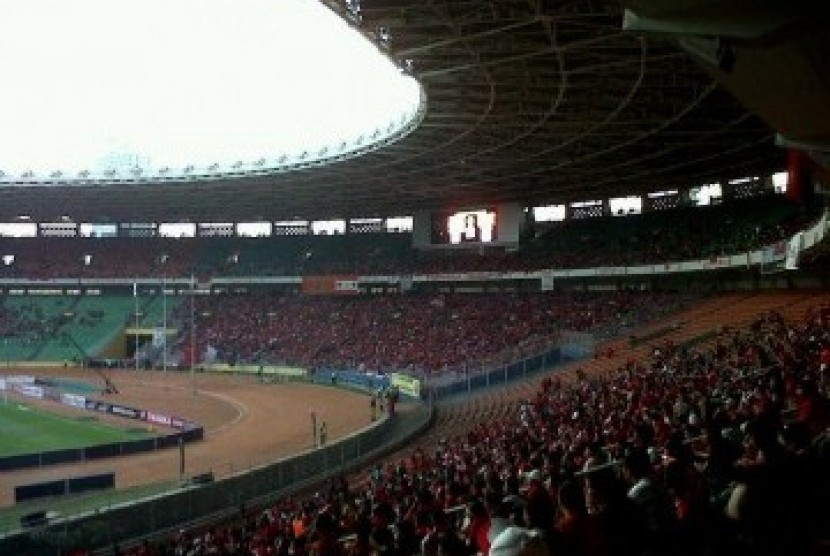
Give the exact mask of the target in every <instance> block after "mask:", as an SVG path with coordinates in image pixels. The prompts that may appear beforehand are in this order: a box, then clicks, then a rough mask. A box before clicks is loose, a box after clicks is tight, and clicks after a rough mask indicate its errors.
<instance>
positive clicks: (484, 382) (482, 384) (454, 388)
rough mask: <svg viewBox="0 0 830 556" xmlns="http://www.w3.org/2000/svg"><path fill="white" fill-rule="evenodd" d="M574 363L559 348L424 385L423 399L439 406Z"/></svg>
mask: <svg viewBox="0 0 830 556" xmlns="http://www.w3.org/2000/svg"><path fill="white" fill-rule="evenodd" d="M572 359H573V358H572V357H570V356H568V355H566V354H565V353H564V352H563V350H562V349H561V348H560V347H555V348H553V349H550V350H548V351H546V352H544V353H541V354H538V355H534V356H532V357H528V358H526V359H522V360H520V361H516V362H513V363H508V364H505V365H500V366H497V367H494V368H491V369H482V370H480V371H478V370H477V371H475V372H470V373H467V374H459V375H456V376H454V377H446V378H445V379H444V380H443V381H442V382H440V383H432V384H427V385H425V386H424V387H423V389H424V395H425V397H426V398H427V399H428V400H430V401H432V402H437V401H441V400H443V399H446V398H449V397H453V396H459V395H463V394H468V393H470V392H473V391H475V390H479V389H481V388H489V387H491V386H498V385H500V384H505V383H507V382H511V381H514V380H520V379H524V378H527V377H529V376H532V375H534V374H536V373H538V372H540V371H543V370H549V369H551V368H553V367H556V366H558V365H562V364H564V363H567V362H568V361H571V360H572Z"/></svg>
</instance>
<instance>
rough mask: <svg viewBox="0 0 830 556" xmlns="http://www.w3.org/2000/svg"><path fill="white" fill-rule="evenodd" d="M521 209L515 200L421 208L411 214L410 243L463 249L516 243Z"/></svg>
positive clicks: (424, 247)
mask: <svg viewBox="0 0 830 556" xmlns="http://www.w3.org/2000/svg"><path fill="white" fill-rule="evenodd" d="M521 221H522V209H521V207H520V206H519V205H518V204H506V203H505V204H499V205H492V206H477V207H475V206H474V207H465V208H463V209H447V210H436V211H421V212H419V213H416V214H415V215H414V220H413V228H412V237H413V246H414V247H416V248H421V249H440V248H447V249H464V248H471V247H481V246H488V245H492V246H505V247H510V246H517V245H518V243H519V226H520V222H521Z"/></svg>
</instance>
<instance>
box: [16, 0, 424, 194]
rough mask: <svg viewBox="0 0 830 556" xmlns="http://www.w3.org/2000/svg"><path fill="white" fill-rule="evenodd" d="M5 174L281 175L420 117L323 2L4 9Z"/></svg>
mask: <svg viewBox="0 0 830 556" xmlns="http://www.w3.org/2000/svg"><path fill="white" fill-rule="evenodd" d="M0 79H1V80H2V81H1V82H2V87H0V171H2V172H3V173H4V174H5V177H3V179H5V180H8V179H9V177H10V176H15V175H18V176H19V175H20V174H22V173H24V172H27V171H33V172H34V173H35V174H36V175H38V176H44V177H45V176H48V175H50V174H52V173H53V172H55V171H58V170H60V171H62V172H63V173H64V177H72V176H76V175H77V174H78V173H79V172H81V171H83V170H88V171H90V172H93V173H96V172H104V171H106V170H107V169H109V168H113V167H118V168H122V167H125V166H126V165H133V164H138V165H141V166H143V167H144V168H145V169H146V170H148V171H149V172H150V173H152V172H154V171H157V170H159V169H161V168H165V167H169V168H170V169H171V171H172V172H177V171H180V170H181V169H183V168H184V167H186V166H188V165H193V166H195V167H196V168H197V169H198V168H202V167H204V168H207V167H209V166H210V165H212V164H214V163H218V164H220V165H227V166H231V165H233V164H234V163H236V162H237V161H239V162H243V163H245V164H249V165H253V164H255V163H256V162H257V161H258V160H260V159H263V158H264V159H266V165H272V164H276V163H277V160H278V159H279V157H280V156H282V155H284V154H288V155H295V156H296V155H299V154H300V153H302V152H303V151H305V150H310V151H311V152H313V153H318V152H319V151H320V149H321V147H323V146H326V145H331V146H332V147H333V148H332V149H330V152H333V151H334V150H335V148H339V146H340V145H341V143H342V142H343V141H348V142H350V143H351V142H353V141H354V139H355V138H357V137H358V136H360V135H361V134H371V133H372V132H373V131H374V130H375V129H376V128H378V127H382V128H383V129H384V130H385V129H386V128H387V126H388V125H389V124H390V122H392V121H393V120H394V121H396V122H397V124H398V125H400V123H401V118H402V117H404V115H406V114H408V115H409V117H410V118H411V117H413V116H414V113H415V112H416V111H417V108H418V106H419V102H420V87H419V85H418V83H417V81H415V80H414V79H413V78H411V77H408V76H406V75H403V74H402V73H401V72H400V71H399V69H398V68H396V67H395V65H394V64H393V63H391V62H390V61H389V60H388V59H387V58H385V57H384V56H382V55H381V54H380V53H379V52H378V49H377V47H376V46H375V45H373V44H371V43H370V42H369V41H367V40H365V39H364V38H363V37H362V36H360V35H359V34H358V33H357V32H356V31H354V30H353V29H351V28H350V27H349V26H348V25H347V24H346V23H345V22H344V21H343V19H341V18H340V17H339V16H337V15H336V14H334V13H332V12H331V11H330V10H329V9H328V8H326V7H325V6H323V5H321V4H320V3H319V2H318V0H71V1H68V0H0Z"/></svg>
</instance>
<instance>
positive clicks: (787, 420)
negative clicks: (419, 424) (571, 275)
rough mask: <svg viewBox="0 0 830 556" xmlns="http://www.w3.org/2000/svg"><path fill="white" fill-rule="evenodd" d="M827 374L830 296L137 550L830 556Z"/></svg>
mask: <svg viewBox="0 0 830 556" xmlns="http://www.w3.org/2000/svg"><path fill="white" fill-rule="evenodd" d="M828 373H830V306H823V307H818V308H816V309H815V310H814V311H811V312H810V314H809V315H807V316H806V317H805V318H804V319H803V320H802V321H800V322H794V323H788V322H785V321H784V320H783V319H782V318H781V317H780V316H779V315H777V314H775V313H769V314H766V315H763V316H762V317H760V318H758V319H757V320H756V321H755V322H753V323H752V324H751V326H749V327H748V328H747V329H744V330H737V331H733V330H724V331H723V332H722V333H721V334H720V335H719V336H718V337H717V339H716V340H714V342H713V344H712V345H710V346H708V347H705V348H703V347H699V348H687V347H683V346H677V345H673V344H671V343H667V342H664V343H662V344H660V345H656V346H654V349H653V351H652V354H651V357H649V358H648V359H645V360H629V361H626V362H625V363H624V364H623V365H622V366H621V367H620V368H619V369H618V370H617V371H616V372H614V373H612V374H610V375H609V376H607V377H604V378H599V377H590V376H585V375H584V374H583V373H579V372H577V379H576V380H574V381H569V382H568V383H564V382H560V381H559V380H557V379H556V376H555V375H553V376H552V377H549V378H546V379H545V380H544V381H543V382H542V384H541V386H540V388H539V389H538V391H537V392H536V394H535V396H534V397H533V398H532V399H528V400H526V401H525V402H524V403H522V404H521V405H520V407H518V408H516V413H515V418H514V419H512V420H509V421H503V422H487V423H483V424H481V425H480V426H476V427H474V428H472V429H471V430H469V431H468V432H467V433H466V434H463V435H461V436H458V437H454V438H447V439H444V440H442V441H440V443H438V444H437V445H435V446H431V447H428V448H425V449H424V448H418V449H416V450H414V451H413V452H411V453H410V454H409V455H408V456H407V457H405V458H403V459H400V460H399V461H395V462H390V463H387V464H384V465H380V464H379V465H377V466H376V467H374V468H373V469H372V470H371V471H370V473H369V475H370V478H368V479H366V480H365V481H364V482H358V483H355V484H349V483H348V482H347V481H346V480H345V479H343V478H338V479H334V480H332V481H331V483H330V484H329V486H328V487H327V488H325V489H322V490H321V491H320V492H318V493H317V494H315V495H314V496H313V497H309V498H303V499H299V498H289V499H285V500H280V501H278V502H276V503H275V504H273V505H272V506H270V507H268V508H266V509H265V510H264V511H260V510H257V511H247V512H245V511H243V512H242V515H241V516H240V518H239V519H238V520H237V521H235V522H233V523H230V524H228V523H226V524H222V525H219V526H215V527H211V528H208V529H206V530H205V529H200V530H193V531H182V532H180V533H179V534H178V535H177V536H176V537H175V538H173V539H169V540H165V541H163V542H161V543H158V544H153V543H150V542H146V543H145V544H144V545H142V546H141V547H138V548H136V549H134V550H132V551H131V552H130V555H131V556H167V555H177V556H183V555H188V556H201V555H208V554H217V555H239V556H272V555H273V556H288V555H294V556H298V555H309V556H392V555H395V556H413V555H425V556H426V555H429V556H432V555H439V554H440V555H444V556H470V555H474V554H480V555H486V556H506V555H518V554H522V555H531V554H532V555H539V556H559V555H567V556H583V555H584V556H588V555H597V556H612V555H621V556H628V555H631V556H634V555H655V556H656V555H662V554H666V555H675V554H680V555H689V556H698V555H700V556H703V555H721V554H723V555H729V556H741V555H750V554H752V555H767V554H769V555H781V554H787V555H800V554H823V553H827V552H826V551H827V542H828V533H830V512H828V511H827V508H826V501H827V500H828V495H830V474H828V473H827V469H830V466H828V459H830V451H828V450H830V437H828V425H830V408H828V403H829V402H828V394H830V384H828ZM459 509H460V510H461V511H457V510H459ZM822 550H823V552H822Z"/></svg>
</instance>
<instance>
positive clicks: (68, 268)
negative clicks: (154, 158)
mask: <svg viewBox="0 0 830 556" xmlns="http://www.w3.org/2000/svg"><path fill="white" fill-rule="evenodd" d="M816 210H817V207H816V208H815V210H811V209H809V208H805V207H803V206H800V205H794V204H791V203H789V202H787V201H786V200H785V199H783V198H781V197H779V196H773V197H770V198H767V197H762V198H755V199H749V200H745V201H740V202H733V203H730V204H726V205H722V206H710V207H697V208H692V207H685V208H674V209H671V210H665V211H654V212H649V213H646V214H641V215H628V216H624V217H618V216H610V215H609V216H600V217H593V218H584V219H571V220H566V221H563V222H555V223H547V224H539V225H537V226H536V227H535V229H526V230H524V234H523V236H522V241H521V244H520V246H519V249H518V250H515V249H513V250H505V249H504V248H503V247H489V248H484V247H482V248H480V249H468V250H458V249H451V250H442V249H437V250H426V251H424V250H419V249H415V248H413V246H412V234H411V233H385V232H374V233H353V234H346V235H316V236H315V235H296V236H274V237H262V238H233V237H229V238H212V237H204V238H179V239H172V238H161V237H154V238H34V239H33V238H24V239H9V238H0V256H2V257H4V259H3V261H2V262H0V277H11V278H32V279H46V278H128V279H129V278H136V277H150V278H158V279H161V278H162V277H167V278H176V277H178V278H181V277H187V276H190V275H195V276H196V277H198V278H208V277H212V276H307V275H320V274H401V273H406V274H412V273H414V274H418V273H447V272H470V271H509V270H533V269H540V268H555V269H563V268H590V267H596V266H612V265H629V264H647V263H656V262H670V261H681V260H692V259H703V258H708V257H714V256H721V255H730V254H736V253H744V252H746V251H748V250H751V249H757V248H761V247H764V246H767V245H770V244H773V243H775V242H777V241H780V240H783V239H786V238H788V237H789V236H791V235H792V234H793V233H794V232H796V231H798V230H800V229H803V228H804V227H805V226H806V225H807V224H808V223H809V222H811V221H812V220H814V219H815V218H816V217H817V212H816ZM11 256H13V257H14V259H13V260H11V259H8V260H7V258H8V257H11Z"/></svg>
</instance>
